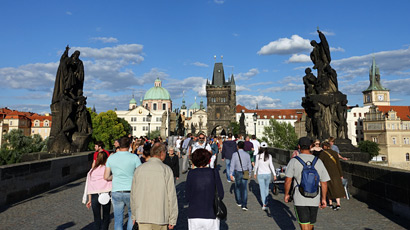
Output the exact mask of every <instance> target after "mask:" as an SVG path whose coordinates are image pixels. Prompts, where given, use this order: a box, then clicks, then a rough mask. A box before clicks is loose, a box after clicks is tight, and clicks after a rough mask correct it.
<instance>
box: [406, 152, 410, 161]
mask: <svg viewBox="0 0 410 230" xmlns="http://www.w3.org/2000/svg"><path fill="white" fill-rule="evenodd" d="M406 161H410V154H409V153H406Z"/></svg>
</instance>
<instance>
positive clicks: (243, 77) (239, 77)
mask: <svg viewBox="0 0 410 230" xmlns="http://www.w3.org/2000/svg"><path fill="white" fill-rule="evenodd" d="M257 74H259V70H258V68H252V69H250V70H248V72H246V73H238V74H237V75H236V76H235V80H249V79H250V78H252V77H254V76H255V75H257Z"/></svg>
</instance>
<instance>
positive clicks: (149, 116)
mask: <svg viewBox="0 0 410 230" xmlns="http://www.w3.org/2000/svg"><path fill="white" fill-rule="evenodd" d="M151 118H152V115H151V113H150V112H148V115H147V121H148V139H151V137H150V130H151Z"/></svg>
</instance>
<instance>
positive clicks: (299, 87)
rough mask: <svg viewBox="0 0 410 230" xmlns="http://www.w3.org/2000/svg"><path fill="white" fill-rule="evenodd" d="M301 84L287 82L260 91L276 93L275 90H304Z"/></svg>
mask: <svg viewBox="0 0 410 230" xmlns="http://www.w3.org/2000/svg"><path fill="white" fill-rule="evenodd" d="M304 88H305V87H304V86H303V84H294V83H288V84H286V85H284V86H277V87H271V88H267V89H264V90H262V92H267V93H277V92H283V91H303V90H304Z"/></svg>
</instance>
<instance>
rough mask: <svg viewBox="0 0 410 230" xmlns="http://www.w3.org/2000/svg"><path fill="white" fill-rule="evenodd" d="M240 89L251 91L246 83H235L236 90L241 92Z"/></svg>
mask: <svg viewBox="0 0 410 230" xmlns="http://www.w3.org/2000/svg"><path fill="white" fill-rule="evenodd" d="M242 91H251V89H250V87H249V86H248V85H237V86H236V92H242Z"/></svg>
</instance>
